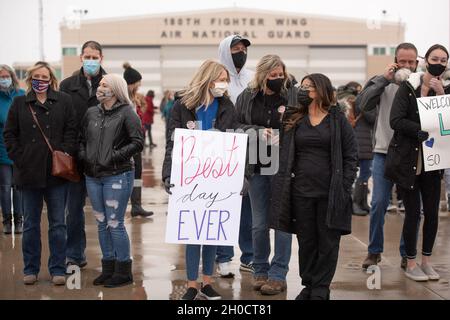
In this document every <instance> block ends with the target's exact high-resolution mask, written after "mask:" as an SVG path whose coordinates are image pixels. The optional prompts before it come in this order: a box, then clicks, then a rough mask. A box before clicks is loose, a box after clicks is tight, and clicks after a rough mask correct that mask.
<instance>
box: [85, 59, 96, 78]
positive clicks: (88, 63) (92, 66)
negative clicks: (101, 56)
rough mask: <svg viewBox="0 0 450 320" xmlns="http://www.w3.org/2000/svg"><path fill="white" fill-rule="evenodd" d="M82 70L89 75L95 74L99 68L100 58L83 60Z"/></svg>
mask: <svg viewBox="0 0 450 320" xmlns="http://www.w3.org/2000/svg"><path fill="white" fill-rule="evenodd" d="M83 70H84V72H86V73H87V74H88V75H89V76H95V75H96V74H97V73H98V70H100V60H83Z"/></svg>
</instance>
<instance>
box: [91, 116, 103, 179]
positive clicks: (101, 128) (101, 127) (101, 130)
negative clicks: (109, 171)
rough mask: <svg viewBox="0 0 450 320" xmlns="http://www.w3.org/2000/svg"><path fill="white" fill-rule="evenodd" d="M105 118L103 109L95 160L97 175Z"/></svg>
mask: <svg viewBox="0 0 450 320" xmlns="http://www.w3.org/2000/svg"><path fill="white" fill-rule="evenodd" d="M105 119H106V117H105V114H104V113H103V111H102V122H101V124H100V141H99V144H98V148H97V154H96V156H95V160H94V176H96V175H97V160H98V156H99V154H100V147H101V145H102V142H103V128H104V124H105Z"/></svg>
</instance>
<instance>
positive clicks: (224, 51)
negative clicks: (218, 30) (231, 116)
mask: <svg viewBox="0 0 450 320" xmlns="http://www.w3.org/2000/svg"><path fill="white" fill-rule="evenodd" d="M235 36H236V35H231V36H229V37H226V38H225V39H223V40H222V42H220V45H219V60H220V63H221V64H223V65H224V66H225V67H226V68H227V70H228V72H229V73H230V80H231V81H230V85H229V88H228V93H229V94H230V100H231V101H232V102H233V104H236V100H237V97H238V96H239V95H240V94H241V92H242V91H244V90H245V89H246V88H247V86H248V84H249V82H250V81H251V80H252V78H253V76H254V74H255V73H254V72H253V71H251V70H248V69H247V68H246V67H245V66H244V67H242V69H241V71H240V72H239V73H237V71H236V67H235V66H234V63H233V57H232V56H231V50H230V45H231V41H232V40H233V38H234V37H235Z"/></svg>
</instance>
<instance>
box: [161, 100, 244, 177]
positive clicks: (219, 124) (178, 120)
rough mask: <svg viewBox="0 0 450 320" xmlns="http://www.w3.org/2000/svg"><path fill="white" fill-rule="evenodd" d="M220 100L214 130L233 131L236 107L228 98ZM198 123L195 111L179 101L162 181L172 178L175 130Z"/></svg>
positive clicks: (175, 110)
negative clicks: (191, 123)
mask: <svg viewBox="0 0 450 320" xmlns="http://www.w3.org/2000/svg"><path fill="white" fill-rule="evenodd" d="M218 100H219V108H218V110H217V116H216V121H215V122H214V124H213V127H214V129H216V130H219V131H226V130H227V129H233V128H234V126H235V119H234V105H233V102H231V100H230V99H229V98H228V97H221V98H219V99H218ZM191 121H194V122H195V121H197V115H196V113H195V110H193V109H188V108H187V107H186V106H185V105H184V104H183V103H181V99H177V100H176V101H175V103H174V105H173V108H172V111H171V116H170V120H169V135H168V137H169V139H168V141H167V142H166V154H165V157H164V164H163V169H162V181H164V180H165V179H166V178H169V177H170V172H171V170H172V150H173V134H174V132H175V129H177V128H181V129H188V127H187V123H188V122H191Z"/></svg>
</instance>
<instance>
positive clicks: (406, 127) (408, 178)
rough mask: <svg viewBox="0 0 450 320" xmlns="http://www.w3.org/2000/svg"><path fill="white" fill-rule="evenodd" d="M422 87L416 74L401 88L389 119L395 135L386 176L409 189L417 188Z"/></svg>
mask: <svg viewBox="0 0 450 320" xmlns="http://www.w3.org/2000/svg"><path fill="white" fill-rule="evenodd" d="M421 84H422V81H421V74H420V73H417V74H413V75H411V76H410V80H408V81H405V82H403V83H402V84H401V85H400V88H399V89H398V91H397V94H396V96H395V98H394V102H393V103H392V109H391V116H390V123H391V128H392V129H393V130H394V136H393V138H392V140H391V143H390V144H389V149H388V153H387V156H386V163H385V171H384V175H385V177H386V179H388V180H390V181H392V182H394V183H396V184H398V185H400V186H401V187H403V188H405V189H409V190H413V189H414V182H415V180H416V172H417V160H418V156H419V152H421V148H420V146H421V143H420V142H419V140H418V137H417V134H418V132H419V130H421V124H420V117H419V109H418V107H417V98H419V97H420V94H421ZM445 94H450V85H448V86H447V87H446V88H445Z"/></svg>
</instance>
